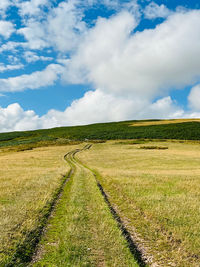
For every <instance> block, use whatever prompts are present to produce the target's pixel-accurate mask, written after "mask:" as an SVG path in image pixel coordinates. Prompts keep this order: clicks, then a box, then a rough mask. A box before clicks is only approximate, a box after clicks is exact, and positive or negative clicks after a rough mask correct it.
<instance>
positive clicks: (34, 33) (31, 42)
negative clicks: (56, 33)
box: [17, 19, 49, 49]
mask: <svg viewBox="0 0 200 267" xmlns="http://www.w3.org/2000/svg"><path fill="white" fill-rule="evenodd" d="M17 33H18V34H22V35H23V36H24V38H25V39H26V40H27V43H26V44H24V46H26V47H27V48H30V49H43V48H45V47H49V44H48V42H47V40H46V33H45V29H44V27H43V25H42V24H41V23H40V22H39V21H36V20H35V19H30V20H29V21H28V23H27V26H26V27H24V28H21V29H19V30H17Z"/></svg>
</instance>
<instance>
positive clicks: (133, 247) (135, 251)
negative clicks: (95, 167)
mask: <svg viewBox="0 0 200 267" xmlns="http://www.w3.org/2000/svg"><path fill="white" fill-rule="evenodd" d="M91 147H92V145H91V144H88V145H86V146H85V147H84V148H83V149H80V150H79V151H76V152H75V153H73V154H72V158H73V161H74V163H75V164H77V163H78V164H80V165H81V166H82V167H83V168H86V169H87V170H89V171H90V172H91V173H92V174H93V176H94V178H95V180H96V184H97V187H98V188H99V190H100V192H101V195H102V196H103V198H104V201H105V203H106V204H107V206H108V208H109V210H110V213H111V215H112V217H113V219H114V220H115V221H116V222H117V225H118V228H119V229H120V231H121V233H122V235H123V237H124V238H125V240H126V242H127V244H128V247H129V250H130V252H131V254H132V255H133V257H134V259H135V260H136V261H137V263H138V265H139V266H140V267H145V266H147V263H146V260H145V259H146V257H145V256H144V255H143V253H142V252H141V250H140V249H139V248H138V244H136V242H134V240H133V238H132V236H131V234H130V232H129V231H128V230H127V228H126V227H125V224H124V223H123V221H122V219H121V218H120V216H119V214H118V213H117V211H116V210H115V209H114V207H113V206H112V204H111V202H110V201H109V198H108V195H107V194H106V192H105V190H104V189H103V186H102V185H101V184H100V182H99V181H98V179H97V175H96V174H95V172H93V171H92V170H91V169H90V168H89V167H87V166H85V165H84V164H83V163H82V162H81V161H80V160H77V159H76V157H75V156H76V154H77V152H81V151H84V150H88V149H90V148H91Z"/></svg>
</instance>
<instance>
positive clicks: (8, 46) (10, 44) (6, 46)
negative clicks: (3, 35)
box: [0, 41, 24, 53]
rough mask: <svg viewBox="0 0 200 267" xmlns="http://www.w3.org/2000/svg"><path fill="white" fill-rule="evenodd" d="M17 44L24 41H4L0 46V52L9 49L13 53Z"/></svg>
mask: <svg viewBox="0 0 200 267" xmlns="http://www.w3.org/2000/svg"><path fill="white" fill-rule="evenodd" d="M19 46H24V43H21V42H13V41H9V42H7V43H4V44H3V45H2V46H1V47H0V52H1V53H2V52H4V51H10V52H13V53H14V52H17V47H19Z"/></svg>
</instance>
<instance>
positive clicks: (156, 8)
mask: <svg viewBox="0 0 200 267" xmlns="http://www.w3.org/2000/svg"><path fill="white" fill-rule="evenodd" d="M171 14H172V11H171V10H169V9H168V8H167V7H166V6H165V5H164V4H162V5H158V4H156V3H155V2H151V3H150V4H149V5H148V6H146V7H145V9H144V15H145V17H146V18H147V19H155V18H167V17H168V16H169V15H171Z"/></svg>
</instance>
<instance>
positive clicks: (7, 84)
mask: <svg viewBox="0 0 200 267" xmlns="http://www.w3.org/2000/svg"><path fill="white" fill-rule="evenodd" d="M62 68H63V67H62V66H61V65H59V64H50V65H48V66H47V67H46V69H44V70H42V71H36V72H33V73H31V74H24V75H21V76H17V77H10V78H7V79H0V92H16V91H24V90H26V89H38V88H40V87H43V86H50V85H53V84H54V83H55V81H56V80H57V79H58V78H59V75H60V73H61V72H62Z"/></svg>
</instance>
